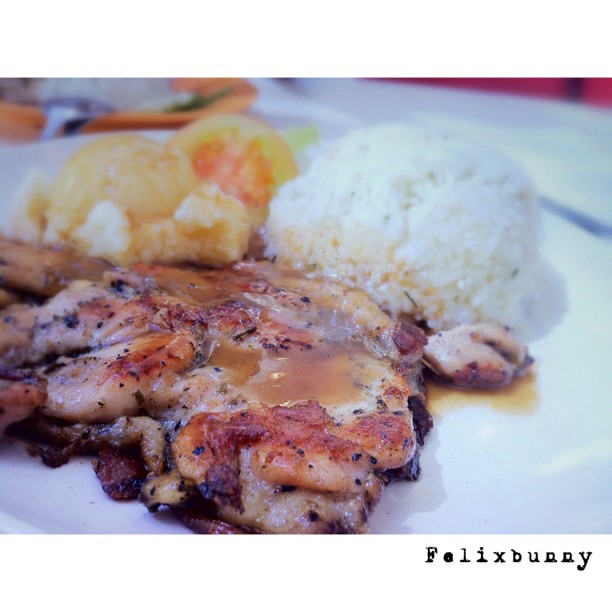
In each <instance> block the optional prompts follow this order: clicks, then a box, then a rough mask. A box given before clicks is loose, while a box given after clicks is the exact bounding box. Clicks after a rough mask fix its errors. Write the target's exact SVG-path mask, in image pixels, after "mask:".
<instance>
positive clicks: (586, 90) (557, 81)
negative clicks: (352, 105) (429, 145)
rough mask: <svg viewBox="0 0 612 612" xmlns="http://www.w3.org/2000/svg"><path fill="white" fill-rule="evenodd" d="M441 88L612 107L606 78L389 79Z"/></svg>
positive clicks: (610, 85) (610, 81) (610, 87)
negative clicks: (456, 88) (473, 90)
mask: <svg viewBox="0 0 612 612" xmlns="http://www.w3.org/2000/svg"><path fill="white" fill-rule="evenodd" d="M389 80H392V81H400V82H407V83H420V84H423V85H434V86H438V87H459V88H463V89H476V90H480V91H489V92H497V93H505V94H518V95H523V96H533V97H538V98H548V99H556V100H570V101H575V102H584V103H586V104H596V105H598V106H609V107H612V79H603V78H593V79H588V78H587V79H585V78H542V79H534V78H526V79H522V78H508V79H502V78H489V79H487V78H469V79H468V78H447V79H445V78H432V79H423V78H406V79H403V78H402V79H389Z"/></svg>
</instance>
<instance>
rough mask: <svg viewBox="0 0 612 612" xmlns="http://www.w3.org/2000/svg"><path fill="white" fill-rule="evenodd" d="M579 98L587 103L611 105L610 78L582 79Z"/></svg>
mask: <svg viewBox="0 0 612 612" xmlns="http://www.w3.org/2000/svg"><path fill="white" fill-rule="evenodd" d="M580 99H581V100H582V101H583V102H585V103H587V104H596V105H598V106H608V107H612V79H584V83H583V86H582V95H581V98H580Z"/></svg>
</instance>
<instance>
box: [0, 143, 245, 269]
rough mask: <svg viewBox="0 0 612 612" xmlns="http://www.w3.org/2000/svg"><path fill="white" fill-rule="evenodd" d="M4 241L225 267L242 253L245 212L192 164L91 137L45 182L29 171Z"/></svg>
mask: <svg viewBox="0 0 612 612" xmlns="http://www.w3.org/2000/svg"><path fill="white" fill-rule="evenodd" d="M14 210H15V214H14V216H13V218H12V221H11V227H10V235H11V236H12V237H14V238H17V239H20V240H24V241H26V242H30V243H32V242H34V243H44V244H48V245H54V244H68V245H71V246H74V247H76V248H78V249H80V250H81V251H83V252H85V253H88V254H89V255H94V256H100V257H105V258H106V259H108V260H110V261H111V262H113V263H117V264H129V263H132V262H135V261H144V262H151V261H155V262H158V263H180V262H199V263H228V262H230V261H234V260H236V259H241V258H242V257H243V256H244V254H245V252H246V250H247V247H248V241H249V236H250V231H251V228H250V221H249V217H248V214H247V211H246V209H245V206H244V205H243V204H242V203H241V202H240V201H239V200H237V199H236V198H234V197H232V196H230V195H227V194H225V193H223V192H221V191H220V190H219V189H218V188H217V187H216V186H214V185H212V184H210V183H205V182H202V181H201V180H200V179H198V177H196V175H195V172H194V170H193V168H192V164H191V160H190V159H189V158H188V157H187V155H185V154H184V153H182V152H181V151H178V150H176V149H174V148H172V147H169V146H166V145H164V144H162V143H160V142H157V141H155V140H151V139H148V138H145V137H143V136H139V135H134V134H119V135H111V136H106V137H101V138H96V139H95V140H93V141H92V142H91V143H89V144H87V145H85V146H83V147H81V148H80V149H79V150H78V151H77V152H76V153H75V154H74V155H73V156H72V157H71V158H70V159H68V160H67V162H66V163H65V165H64V166H63V168H62V169H61V171H60V173H59V174H58V176H57V177H56V178H55V180H54V181H53V182H52V183H50V184H47V183H46V182H45V180H44V179H43V177H42V176H41V175H40V174H39V173H36V172H33V173H32V174H31V175H30V176H29V177H28V180H27V184H26V185H25V186H24V187H23V189H22V190H21V192H20V193H19V194H18V197H17V200H16V203H15V208H14Z"/></svg>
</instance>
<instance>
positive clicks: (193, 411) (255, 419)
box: [0, 247, 431, 533]
mask: <svg viewBox="0 0 612 612" xmlns="http://www.w3.org/2000/svg"><path fill="white" fill-rule="evenodd" d="M20 248H24V247H20ZM42 254H43V255H45V256H47V255H46V254H45V253H44V252H43V253H42ZM29 255H30V257H29V259H27V261H28V265H29V266H30V267H33V268H35V267H36V266H35V262H36V255H35V254H34V255H32V253H30V254H29ZM38 255H39V256H40V255H41V251H38ZM54 255H55V254H54ZM32 258H33V260H34V263H32ZM6 265H7V266H10V267H11V272H12V274H13V277H16V278H18V277H19V275H18V274H17V272H16V268H17V267H18V265H19V264H18V262H17V261H16V260H15V259H12V260H11V261H10V262H8V263H7V264H6ZM65 269H68V270H74V267H73V268H71V267H70V266H68V268H65ZM81 269H82V270H87V269H90V270H92V271H93V273H92V274H88V273H83V274H82V275H81V276H83V278H79V275H76V277H75V276H72V277H70V278H69V279H68V281H67V282H62V283H59V284H58V283H55V284H54V285H53V286H52V287H50V286H49V285H48V283H46V282H45V277H44V275H42V276H39V278H42V279H43V281H42V282H41V286H40V290H39V294H40V295H41V296H44V297H45V300H44V301H42V302H41V303H30V304H13V305H10V306H8V307H7V308H6V309H5V310H4V312H3V313H2V314H3V316H2V318H1V319H0V366H1V369H0V379H1V380H2V385H1V386H0V409H2V410H3V415H0V416H2V419H3V420H2V421H1V422H0V424H2V425H3V426H4V427H6V426H7V425H8V424H9V423H10V422H11V421H20V423H18V424H17V425H15V426H13V427H12V429H11V431H17V430H16V429H15V428H18V427H21V428H22V431H23V427H25V431H28V430H29V432H30V433H32V432H33V431H35V432H37V433H38V434H39V435H42V436H43V437H44V438H45V439H46V440H47V441H50V442H51V443H52V452H50V453H48V454H47V455H46V459H47V462H48V463H49V464H59V463H61V462H62V461H64V460H66V458H67V456H68V455H69V454H70V453H71V452H83V451H89V450H96V451H100V450H101V449H104V448H105V447H107V446H111V447H114V448H124V447H126V446H129V445H134V444H136V445H137V446H139V447H140V451H141V454H142V460H143V463H144V465H145V466H146V468H147V477H146V479H145V482H144V484H143V485H142V488H141V499H142V501H143V502H144V503H145V505H146V506H147V507H148V508H149V509H150V510H152V511H154V510H157V509H158V508H159V507H161V506H171V507H176V508H177V509H178V510H179V511H180V512H182V516H183V517H187V518H186V522H187V524H190V525H192V526H193V525H208V527H207V529H212V530H214V531H216V532H223V531H224V530H226V531H232V530H234V529H236V528H243V529H247V530H252V531H257V532H269V533H293V532H298V533H304V532H306V533H330V532H342V533H361V532H364V531H367V517H368V515H369V514H370V512H371V511H372V509H373V508H374V506H375V504H376V501H377V500H378V498H379V496H380V493H381V490H382V488H383V485H384V484H385V483H386V482H388V481H389V480H391V479H393V478H414V477H416V476H417V475H418V451H419V447H420V445H421V444H422V443H423V440H424V437H425V435H426V433H427V431H428V429H429V428H430V427H431V419H430V417H429V415H428V414H427V411H426V410H425V403H424V401H425V397H424V387H423V381H422V377H421V366H420V360H421V357H422V354H423V347H424V345H425V343H426V336H425V334H424V333H423V332H422V331H421V330H420V329H418V328H416V327H413V326H410V325H406V324H400V323H396V322H394V321H392V320H391V319H390V318H389V317H387V315H385V314H384V313H383V312H381V311H380V310H379V309H378V307H377V306H376V305H375V304H373V303H372V302H371V301H370V300H369V299H368V298H367V297H366V295H365V294H364V293H361V292H359V291H355V290H351V289H348V288H347V287H345V286H344V285H342V284H341V283H337V282H334V281H329V280H313V279H309V278H307V277H306V276H304V275H302V274H300V273H297V272H292V271H288V270H283V269H280V268H278V267H276V266H275V265H274V264H272V263H269V262H250V261H248V262H240V263H236V264H233V265H230V266H227V267H224V268H220V269H207V270H202V269H178V268H168V267H161V266H151V265H136V266H134V267H132V268H130V269H110V268H108V267H104V266H100V265H94V266H93V267H91V268H88V266H82V268H81ZM88 276H89V278H88ZM13 287H14V285H10V287H9V288H13ZM17 289H19V290H21V291H24V290H27V291H29V292H33V291H34V292H36V290H37V286H36V285H35V284H34V285H33V284H32V283H29V284H28V286H25V287H24V286H21V287H17ZM28 415H31V416H30V417H29V418H26V417H27V416H28ZM23 419H25V420H23ZM143 419H144V421H143ZM160 431H161V432H162V433H163V436H161V437H160ZM160 440H162V442H160ZM164 444H165V445H166V446H165V448H164V450H163V452H162V450H161V448H160V447H161V446H162V445H164ZM161 455H163V458H160V456H161ZM103 458H105V460H104V461H102V460H101V463H100V462H99V464H98V465H99V467H98V473H99V475H100V477H101V478H104V474H107V473H108V472H109V470H110V471H111V472H112V469H113V466H117V465H121V461H122V460H121V457H120V456H119V455H117V454H113V453H107V452H106V451H105V452H104V453H103ZM130 460H131V459H130ZM126 465H127V464H126ZM109 466H110V467H109ZM118 469H119V468H117V470H118ZM127 472H129V473H132V472H133V470H131V469H130V470H127V469H126V473H127ZM111 480H112V479H111ZM132 484H133V483H132ZM108 488H109V490H111V489H112V490H116V488H117V486H116V483H111V484H109V487H108ZM196 509H204V510H202V512H203V514H202V513H200V514H198V513H197V512H199V510H196ZM194 512H195V515H194ZM223 524H231V525H233V526H234V527H231V528H229V527H228V528H227V529H225V528H224V527H222V525H223ZM211 525H213V527H210V526H211Z"/></svg>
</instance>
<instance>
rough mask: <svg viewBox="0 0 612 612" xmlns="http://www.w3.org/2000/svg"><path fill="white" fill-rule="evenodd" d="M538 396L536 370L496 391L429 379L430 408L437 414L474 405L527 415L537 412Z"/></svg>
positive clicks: (441, 414) (436, 415)
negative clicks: (466, 387)
mask: <svg viewBox="0 0 612 612" xmlns="http://www.w3.org/2000/svg"><path fill="white" fill-rule="evenodd" d="M539 399H540V396H539V393H538V389H537V377H536V375H535V373H534V372H530V373H529V374H527V376H525V377H523V378H518V379H516V380H514V381H512V383H510V384H509V385H508V386H507V387H504V388H503V389H496V390H494V391H485V390H461V389H453V388H452V387H449V386H447V385H443V384H441V383H439V382H437V381H434V380H431V379H428V380H427V409H428V410H429V412H430V413H431V415H432V416H434V417H441V416H444V415H445V414H447V413H448V412H451V411H452V410H457V409H461V408H467V407H475V406H478V407H485V408H490V409H492V410H497V411H499V412H505V413H508V414H517V415H525V416H526V415H530V414H533V413H534V412H535V410H536V407H537V405H538V402H539Z"/></svg>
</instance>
